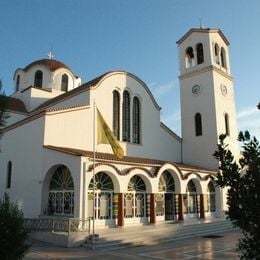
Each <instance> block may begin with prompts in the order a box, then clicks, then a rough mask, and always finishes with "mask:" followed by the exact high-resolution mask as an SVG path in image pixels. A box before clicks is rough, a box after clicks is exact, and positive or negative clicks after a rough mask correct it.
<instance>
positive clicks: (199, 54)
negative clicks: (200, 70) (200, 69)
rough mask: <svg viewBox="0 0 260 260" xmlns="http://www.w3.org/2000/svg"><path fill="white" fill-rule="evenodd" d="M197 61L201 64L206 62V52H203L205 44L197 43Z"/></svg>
mask: <svg viewBox="0 0 260 260" xmlns="http://www.w3.org/2000/svg"><path fill="white" fill-rule="evenodd" d="M196 50H197V62H198V64H201V63H203V62H204V53H203V45H202V43H198V44H197V48H196Z"/></svg>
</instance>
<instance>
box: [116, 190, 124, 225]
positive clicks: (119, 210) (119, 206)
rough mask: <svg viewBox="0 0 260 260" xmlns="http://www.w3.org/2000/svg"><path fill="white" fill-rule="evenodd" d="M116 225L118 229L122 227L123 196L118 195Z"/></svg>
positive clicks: (121, 194)
mask: <svg viewBox="0 0 260 260" xmlns="http://www.w3.org/2000/svg"><path fill="white" fill-rule="evenodd" d="M117 225H118V226H119V227H123V226H124V194H123V193H118V219H117Z"/></svg>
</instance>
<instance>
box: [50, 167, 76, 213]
mask: <svg viewBox="0 0 260 260" xmlns="http://www.w3.org/2000/svg"><path fill="white" fill-rule="evenodd" d="M73 212H74V183H73V179H72V176H71V173H70V171H69V169H68V168H67V167H65V166H59V167H58V168H57V169H56V170H55V172H54V173H53V176H52V178H51V181H50V185H49V204H48V213H49V214H59V215H73Z"/></svg>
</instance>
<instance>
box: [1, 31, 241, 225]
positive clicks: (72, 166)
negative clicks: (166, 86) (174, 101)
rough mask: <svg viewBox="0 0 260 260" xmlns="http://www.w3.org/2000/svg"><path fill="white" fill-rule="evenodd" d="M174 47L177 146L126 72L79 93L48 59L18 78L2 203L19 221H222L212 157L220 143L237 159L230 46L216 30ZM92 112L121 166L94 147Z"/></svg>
mask: <svg viewBox="0 0 260 260" xmlns="http://www.w3.org/2000/svg"><path fill="white" fill-rule="evenodd" d="M177 44H178V49H179V59H180V76H179V80H180V95H181V122H182V137H179V136H178V135H177V134H175V133H174V132H173V131H172V130H170V129H169V128H168V127H167V126H166V125H165V124H163V123H162V122H161V121H160V107H159V105H158V104H157V102H156V100H155V98H154V97H153V95H152V93H151V91H150V90H149V88H148V87H147V85H146V84H145V83H144V82H143V81H142V80H141V79H139V78H138V77H136V76H135V75H133V74H131V73H129V72H125V71H111V72H107V73H105V74H103V75H101V76H100V77H98V78H95V79H93V80H91V81H89V82H87V83H84V84H82V83H81V78H80V77H78V76H76V75H75V74H74V73H73V72H72V70H71V69H70V68H69V67H68V66H67V65H65V64H64V63H62V62H59V61H57V60H54V59H43V60H38V61H35V62H33V63H31V64H29V65H28V66H26V67H25V68H23V69H17V70H16V71H15V73H14V93H13V94H12V95H11V97H10V99H9V100H10V102H9V108H8V113H9V115H10V117H9V119H8V122H7V125H6V126H5V128H3V129H2V134H3V135H2V138H1V140H0V145H1V146H0V147H1V152H0V196H2V195H3V194H4V192H7V193H9V195H10V198H11V200H13V201H15V200H16V201H17V202H18V203H19V206H20V207H21V209H22V210H23V212H24V216H25V217H26V218H38V217H47V218H48V217H68V218H90V219H93V216H94V218H95V225H96V227H100V228H101V227H107V226H108V227H113V226H128V225H132V224H145V223H158V222H163V221H168V220H170V221H173V220H175V221H185V219H188V218H208V217H221V216H223V210H225V209H226V208H225V207H226V206H225V196H224V194H223V191H222V190H221V189H220V188H219V187H216V186H215V185H214V180H215V179H216V174H217V171H218V162H217V161H216V160H215V158H214V157H213V156H212V154H213V152H214V151H215V150H216V144H217V142H218V136H219V134H221V133H226V134H227V136H228V138H227V139H228V142H229V144H230V148H231V149H232V150H233V152H234V153H236V154H239V150H238V144H237V141H236V139H237V126H236V112H235V102H234V90H233V80H232V76H231V71H230V63H229V49H228V46H229V42H228V40H227V39H226V37H225V36H224V34H223V33H222V32H221V30H219V29H203V28H200V29H191V30H190V31H188V32H187V33H186V34H185V35H184V36H183V37H182V38H181V39H180V40H179V41H178V42H177ZM95 107H98V109H99V111H100V112H101V114H102V116H103V117H104V119H105V121H106V122H107V124H108V125H109V127H110V129H111V130H112V131H113V133H114V135H115V137H116V139H117V140H118V142H119V143H120V146H121V147H122V148H123V150H124V157H123V158H118V157H117V156H116V155H114V154H113V151H112V149H111V146H110V145H109V144H97V126H96V110H95ZM94 150H95V153H94ZM93 176H95V180H94V181H93Z"/></svg>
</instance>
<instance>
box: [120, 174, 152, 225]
mask: <svg viewBox="0 0 260 260" xmlns="http://www.w3.org/2000/svg"><path fill="white" fill-rule="evenodd" d="M146 201H147V200H146V186H145V183H144V181H143V179H142V178H141V177H140V176H138V175H135V176H133V177H132V178H131V179H130V181H129V183H128V188H127V193H125V194H124V218H125V222H126V223H127V222H128V223H144V222H147V217H146V215H147V214H146V206H147V205H146Z"/></svg>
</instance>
